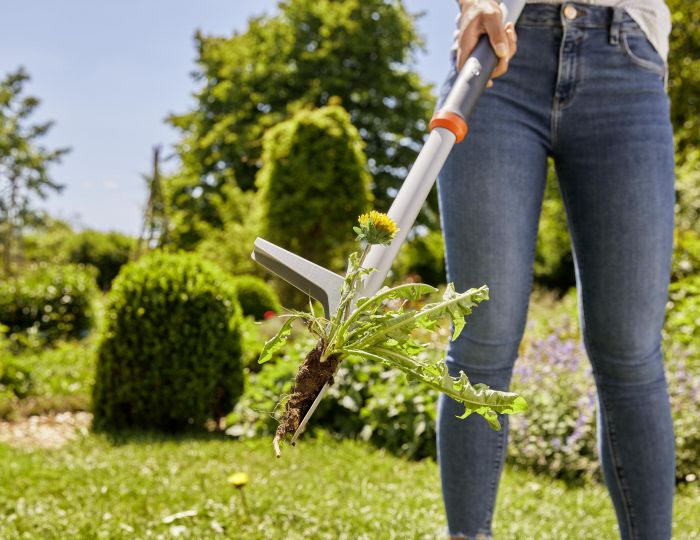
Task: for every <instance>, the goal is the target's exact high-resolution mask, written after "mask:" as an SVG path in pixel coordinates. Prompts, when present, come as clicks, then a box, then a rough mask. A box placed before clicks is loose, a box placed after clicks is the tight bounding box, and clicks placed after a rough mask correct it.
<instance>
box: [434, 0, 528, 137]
mask: <svg viewBox="0 0 700 540" xmlns="http://www.w3.org/2000/svg"><path fill="white" fill-rule="evenodd" d="M524 5H525V0H505V1H504V2H503V3H502V4H501V6H502V9H503V12H504V17H503V22H504V24H505V23H509V22H512V23H514V22H515V21H516V20H517V19H518V17H520V13H521V12H522V10H523V7H524ZM496 65H498V57H497V56H496V53H495V52H494V50H493V48H492V47H491V43H489V38H488V36H487V35H483V36H481V38H480V39H479V42H478V43H477V45H476V47H475V48H474V51H473V52H472V55H471V56H470V57H469V59H468V60H467V61H466V62H465V63H464V66H463V67H462V69H461V71H460V72H459V75H458V76H457V79H456V80H455V82H454V84H453V85H452V90H451V91H450V93H449V95H448V96H447V99H446V100H445V103H444V104H443V106H442V107H441V108H440V110H439V111H437V112H436V113H435V115H433V118H432V120H431V121H430V129H434V128H436V127H443V128H447V129H449V130H450V131H451V132H452V133H454V135H455V139H456V142H460V141H461V140H462V139H463V138H464V137H465V135H466V134H467V119H468V118H469V115H470V114H471V113H472V111H473V110H474V106H475V105H476V102H477V100H478V99H479V97H480V96H481V94H482V93H483V91H484V89H485V88H486V83H488V81H489V79H490V78H491V73H493V70H494V69H496Z"/></svg>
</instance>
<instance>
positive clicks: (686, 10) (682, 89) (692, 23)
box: [668, 0, 700, 161]
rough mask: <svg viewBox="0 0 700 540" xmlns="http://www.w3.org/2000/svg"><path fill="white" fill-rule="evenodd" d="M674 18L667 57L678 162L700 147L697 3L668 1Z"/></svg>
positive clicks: (699, 15)
mask: <svg viewBox="0 0 700 540" xmlns="http://www.w3.org/2000/svg"><path fill="white" fill-rule="evenodd" d="M668 6H669V8H670V10H671V13H672V17H673V30H672V31H671V52H670V56H669V85H668V90H669V95H670V97H671V103H672V107H671V119H672V120H673V126H674V129H675V132H676V140H677V143H678V149H679V158H680V161H683V160H684V158H685V155H686V152H687V151H688V150H689V149H690V148H691V147H695V148H700V3H698V2H687V1H685V0H668Z"/></svg>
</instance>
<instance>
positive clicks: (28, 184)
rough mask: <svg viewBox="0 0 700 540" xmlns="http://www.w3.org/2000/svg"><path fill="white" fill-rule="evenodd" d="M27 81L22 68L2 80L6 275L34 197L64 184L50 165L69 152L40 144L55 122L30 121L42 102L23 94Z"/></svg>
mask: <svg viewBox="0 0 700 540" xmlns="http://www.w3.org/2000/svg"><path fill="white" fill-rule="evenodd" d="M27 81H29V75H28V74H27V72H26V71H25V70H24V69H23V68H19V69H17V70H16V71H14V72H11V73H9V74H8V75H7V76H5V78H4V79H2V80H0V220H2V223H3V228H4V231H3V239H4V242H3V253H4V257H3V259H4V270H5V273H6V274H9V273H11V270H12V269H11V265H12V257H13V250H14V249H15V247H14V244H15V242H16V240H18V238H17V236H18V234H19V231H20V230H21V228H22V225H23V224H24V223H26V222H27V221H28V220H29V218H30V217H31V215H32V207H31V201H32V197H39V198H41V199H44V198H46V196H47V195H48V193H49V192H51V191H60V189H61V187H62V186H60V185H59V184H57V183H56V182H54V181H53V180H52V179H51V177H50V176H49V172H48V167H49V165H50V164H51V163H54V162H57V161H59V160H60V158H61V156H62V155H64V154H65V153H66V152H68V149H66V148H61V149H57V150H49V149H48V148H46V147H44V146H43V145H41V144H40V142H39V141H40V139H41V138H42V137H44V136H45V135H46V134H47V133H48V131H49V130H50V129H51V126H52V125H53V122H44V123H38V124H32V123H31V121H30V117H31V115H32V114H33V113H34V112H35V110H36V108H37V107H38V106H39V103H40V102H39V100H38V99H37V98H35V97H33V96H25V95H24V93H23V92H24V85H25V84H26V83H27Z"/></svg>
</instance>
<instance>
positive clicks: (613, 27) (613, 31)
mask: <svg viewBox="0 0 700 540" xmlns="http://www.w3.org/2000/svg"><path fill="white" fill-rule="evenodd" d="M611 9H612V14H613V16H612V21H611V22H610V45H617V44H618V43H620V28H621V27H622V20H623V18H624V16H625V9H624V8H618V7H614V8H611Z"/></svg>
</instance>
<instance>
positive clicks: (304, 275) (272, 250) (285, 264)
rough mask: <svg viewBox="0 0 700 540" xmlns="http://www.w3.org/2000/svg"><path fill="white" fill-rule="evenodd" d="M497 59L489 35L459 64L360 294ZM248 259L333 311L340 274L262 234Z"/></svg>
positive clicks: (373, 279) (382, 266)
mask: <svg viewBox="0 0 700 540" xmlns="http://www.w3.org/2000/svg"><path fill="white" fill-rule="evenodd" d="M524 4H525V0H505V2H503V4H501V7H502V10H503V12H504V15H505V16H504V22H506V23H507V22H515V21H516V20H517V19H518V17H519V16H520V13H521V11H522V9H523V6H524ZM497 63H498V58H497V56H496V54H495V52H494V51H493V49H492V47H491V44H490V43H489V40H488V37H487V36H486V35H484V36H482V37H481V38H480V40H479V42H478V44H477V46H476V47H475V49H474V51H473V52H472V55H471V56H470V57H469V59H468V60H467V61H466V62H465V64H464V66H463V67H462V69H461V71H460V73H459V75H458V76H457V79H456V81H455V83H454V85H453V87H452V90H451V92H450V94H449V95H448V97H447V99H446V100H445V102H444V104H443V106H442V107H441V108H440V110H439V111H437V112H436V113H435V114H434V115H433V118H432V119H431V121H430V136H429V137H428V140H427V142H426V143H425V145H424V146H423V148H422V149H421V151H420V153H419V154H418V157H417V159H416V162H415V163H414V165H413V167H412V168H411V171H410V172H409V174H408V176H407V178H406V180H405V182H404V183H403V185H402V187H401V189H400V190H399V192H398V194H397V195H396V199H395V200H394V202H393V204H392V205H391V208H390V209H389V212H388V214H389V217H391V218H392V219H393V220H394V221H395V222H396V224H397V225H398V227H399V231H398V233H397V234H396V236H395V237H394V239H393V241H392V242H391V243H390V244H389V245H386V246H385V245H373V246H372V247H371V249H370V251H369V253H368V254H367V257H366V258H365V260H364V262H363V266H364V267H365V268H374V269H375V271H374V272H372V273H371V274H369V275H368V276H367V277H366V278H365V281H364V282H363V284H362V286H361V290H360V293H361V294H360V295H361V296H365V297H368V296H372V295H373V294H375V293H376V292H377V291H378V290H379V289H380V288H381V287H382V285H383V283H384V279H385V278H386V275H387V274H388V272H389V269H390V268H391V265H392V263H393V261H394V259H395V257H396V255H397V253H398V251H399V248H400V247H401V245H402V244H403V242H404V240H405V239H406V235H407V234H408V232H409V231H410V230H411V227H413V224H414V222H415V220H416V217H418V213H419V212H420V209H421V207H422V206H423V203H424V202H425V200H426V198H427V197H428V193H429V192H430V189H431V188H432V187H433V184H434V183H435V180H436V179H437V176H438V173H439V172H440V169H442V166H443V165H444V163H445V160H446V159H447V156H448V155H449V153H450V151H451V150H452V147H453V146H454V145H455V144H457V143H459V142H460V141H461V140H462V139H464V137H465V136H466V134H467V119H468V118H469V115H470V114H471V112H472V111H473V110H474V107H475V105H476V102H477V100H478V99H479V97H480V96H481V94H482V93H483V91H484V88H485V87H486V83H487V82H488V81H489V79H490V77H491V73H492V72H493V70H494V69H495V67H496V65H497ZM252 257H253V259H254V260H255V261H256V262H258V263H259V264H261V265H262V266H264V267H265V268H267V269H268V270H270V271H271V272H273V273H275V274H277V275H278V276H279V277H280V278H282V279H284V280H285V281H287V282H289V283H290V284H291V285H294V286H295V287H296V288H298V289H299V290H301V291H302V292H304V293H306V294H308V295H309V296H311V297H312V298H315V299H316V300H318V301H319V302H320V303H321V304H322V305H323V309H324V311H325V313H326V317H327V318H330V317H331V315H332V314H333V313H334V312H335V311H336V309H337V307H338V303H339V301H340V291H341V286H342V284H343V277H342V276H340V275H338V274H336V273H334V272H331V271H330V270H327V269H326V268H323V267H321V266H319V265H317V264H314V263H312V262H311V261H307V260H306V259H304V258H303V257H300V256H298V255H295V254H294V253H291V252H289V251H287V250H285V249H283V248H281V247H279V246H276V245H275V244H272V243H271V242H268V241H266V240H264V239H262V238H257V239H256V240H255V244H254V249H253V253H252ZM327 388H328V384H326V385H325V386H324V387H323V389H322V390H321V392H320V393H319V395H318V396H317V398H316V400H315V401H314V402H313V404H312V405H311V407H310V408H309V410H308V411H307V413H306V414H305V416H304V418H303V419H302V421H301V422H300V423H299V427H298V428H297V430H296V432H295V433H294V436H293V438H292V443H294V442H295V441H296V439H297V438H298V437H299V435H300V434H301V433H302V432H303V430H304V428H305V427H306V424H307V423H308V421H309V418H310V417H311V415H312V414H313V413H314V411H315V410H316V407H317V406H318V403H319V402H320V400H321V399H322V398H323V396H324V394H325V392H326V390H327Z"/></svg>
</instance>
